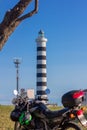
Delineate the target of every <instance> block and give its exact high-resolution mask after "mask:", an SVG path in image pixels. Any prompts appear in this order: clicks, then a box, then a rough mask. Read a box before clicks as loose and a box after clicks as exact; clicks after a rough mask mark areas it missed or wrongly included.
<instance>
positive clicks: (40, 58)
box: [37, 55, 46, 60]
mask: <svg viewBox="0 0 87 130" xmlns="http://www.w3.org/2000/svg"><path fill="white" fill-rule="evenodd" d="M37 60H46V56H43V55H40V56H37Z"/></svg>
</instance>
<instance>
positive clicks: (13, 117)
mask: <svg viewBox="0 0 87 130" xmlns="http://www.w3.org/2000/svg"><path fill="white" fill-rule="evenodd" d="M20 115H21V113H20V111H19V110H16V109H14V110H13V111H12V112H11V114H10V118H11V120H12V121H18V120H19V117H20Z"/></svg>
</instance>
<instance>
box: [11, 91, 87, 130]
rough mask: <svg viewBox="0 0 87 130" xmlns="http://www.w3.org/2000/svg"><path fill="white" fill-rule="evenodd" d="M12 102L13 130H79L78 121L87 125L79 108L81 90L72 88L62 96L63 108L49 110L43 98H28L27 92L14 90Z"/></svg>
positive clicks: (81, 95) (81, 100)
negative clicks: (13, 107)
mask: <svg viewBox="0 0 87 130" xmlns="http://www.w3.org/2000/svg"><path fill="white" fill-rule="evenodd" d="M14 93H15V95H16V98H14V99H13V101H12V103H13V104H14V105H15V109H14V110H13V111H12V112H11V115H10V118H11V120H12V121H14V122H15V125H14V130H81V128H80V126H79V125H78V123H80V124H82V125H83V126H84V127H87V120H86V119H85V116H84V114H83V110H82V108H81V106H82V102H83V101H84V92H83V91H82V90H73V91H69V92H68V93H65V94H64V95H63V96H62V104H63V106H64V108H63V109H61V110H58V111H51V110H50V109H49V108H48V105H47V104H44V103H43V102H42V100H43V99H41V97H38V99H34V100H29V98H28V96H27V93H26V92H25V91H21V92H20V94H19V93H18V92H17V91H16V90H15V91H14Z"/></svg>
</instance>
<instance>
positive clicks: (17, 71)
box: [13, 58, 21, 91]
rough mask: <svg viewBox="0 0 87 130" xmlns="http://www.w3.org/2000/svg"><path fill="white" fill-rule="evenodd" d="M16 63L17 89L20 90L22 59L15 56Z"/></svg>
mask: <svg viewBox="0 0 87 130" xmlns="http://www.w3.org/2000/svg"><path fill="white" fill-rule="evenodd" d="M13 62H14V64H15V67H16V89H17V91H19V64H20V63H21V59H19V58H14V61H13Z"/></svg>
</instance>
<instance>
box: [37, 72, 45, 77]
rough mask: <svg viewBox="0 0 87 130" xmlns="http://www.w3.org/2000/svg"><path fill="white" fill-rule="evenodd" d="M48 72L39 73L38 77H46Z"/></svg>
mask: <svg viewBox="0 0 87 130" xmlns="http://www.w3.org/2000/svg"><path fill="white" fill-rule="evenodd" d="M46 76H47V74H46V73H37V77H46Z"/></svg>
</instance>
